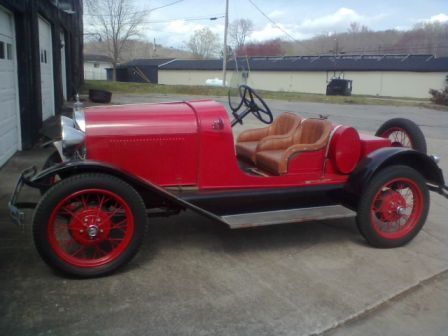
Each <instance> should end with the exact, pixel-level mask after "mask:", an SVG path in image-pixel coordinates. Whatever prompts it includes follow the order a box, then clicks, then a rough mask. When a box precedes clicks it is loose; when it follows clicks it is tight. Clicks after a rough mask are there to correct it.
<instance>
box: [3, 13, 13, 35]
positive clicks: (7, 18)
mask: <svg viewBox="0 0 448 336" xmlns="http://www.w3.org/2000/svg"><path fill="white" fill-rule="evenodd" d="M1 35H3V36H8V37H11V36H13V35H14V31H13V25H12V18H11V15H10V14H8V13H6V12H5V11H4V10H2V9H1V8H0V36H1Z"/></svg>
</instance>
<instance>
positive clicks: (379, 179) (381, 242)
mask: <svg viewBox="0 0 448 336" xmlns="http://www.w3.org/2000/svg"><path fill="white" fill-rule="evenodd" d="M428 209H429V194H428V188H427V186H426V183H425V180H424V179H423V177H422V176H421V175H420V174H419V173H418V172H417V171H415V170H414V169H412V168H410V167H407V166H392V167H388V168H385V169H384V170H382V171H380V172H379V173H377V174H376V175H375V176H374V178H373V179H372V181H371V182H370V184H369V185H368V186H367V188H366V190H365V192H364V194H363V195H362V196H361V200H360V204H359V208H358V215H357V224H358V228H359V230H360V231H361V233H362V234H363V236H364V237H365V238H366V239H367V241H368V242H369V243H371V244H372V245H374V246H377V247H397V246H402V245H404V244H406V243H407V242H409V241H410V240H411V239H412V238H414V237H415V235H417V233H418V232H419V231H420V229H421V228H422V227H423V225H424V223H425V220H426V216H427V214H428Z"/></svg>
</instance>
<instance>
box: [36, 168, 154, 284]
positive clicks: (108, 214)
mask: <svg viewBox="0 0 448 336" xmlns="http://www.w3.org/2000/svg"><path fill="white" fill-rule="evenodd" d="M145 223H146V210H145V205H144V203H143V201H142V199H141V197H140V195H139V194H138V193H137V192H136V191H135V190H134V189H133V188H132V187H131V186H130V185H129V184H127V183H125V182H124V181H122V180H120V179H118V178H115V177H112V176H109V175H105V174H80V175H75V176H72V177H68V178H66V179H63V180H61V181H60V182H58V183H57V184H55V185H54V186H53V187H52V188H50V189H49V190H48V191H47V192H46V193H45V194H44V196H43V198H42V199H41V201H40V202H39V204H38V206H37V207H36V211H35V214H34V218H33V233H34V242H35V244H36V248H37V250H38V252H39V254H40V255H41V256H42V258H43V260H44V261H45V262H46V263H47V264H48V265H50V266H51V267H53V268H55V269H57V270H59V271H63V272H65V273H68V274H71V275H75V276H80V277H94V276H101V275H105V274H107V273H110V272H112V271H114V270H116V269H117V268H118V267H120V266H122V265H124V264H125V263H127V262H128V261H129V260H131V259H132V257H133V256H134V255H135V254H136V253H137V251H138V249H139V247H140V245H141V243H142V239H143V235H144V225H145Z"/></svg>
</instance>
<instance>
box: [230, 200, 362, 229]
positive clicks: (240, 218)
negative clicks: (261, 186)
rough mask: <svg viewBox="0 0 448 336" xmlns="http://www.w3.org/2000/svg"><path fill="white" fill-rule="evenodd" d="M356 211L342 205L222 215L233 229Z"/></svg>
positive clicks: (352, 214) (322, 217)
mask: <svg viewBox="0 0 448 336" xmlns="http://www.w3.org/2000/svg"><path fill="white" fill-rule="evenodd" d="M355 215H356V213H355V212H354V211H352V210H350V209H348V208H346V207H344V206H342V205H327V206H321V207H311V208H300V209H288V210H276V211H264V212H251V213H245V214H237V215H226V216H222V217H221V219H222V221H224V222H225V223H226V224H227V225H229V226H230V228H231V229H242V228H248V227H254V226H264V225H274V224H286V223H299V222H308V221H314V220H323V219H335V218H346V217H353V216H355Z"/></svg>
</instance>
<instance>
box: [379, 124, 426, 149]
mask: <svg viewBox="0 0 448 336" xmlns="http://www.w3.org/2000/svg"><path fill="white" fill-rule="evenodd" d="M375 135H376V136H378V137H381V138H389V139H390V140H391V141H392V146H393V147H409V148H412V149H415V150H416V151H418V152H421V153H424V154H426V152H427V146H426V140H425V136H424V134H423V132H422V130H421V129H420V127H418V126H417V124H416V123H414V122H413V121H411V120H409V119H405V118H395V119H390V120H388V121H386V122H385V123H384V124H382V125H381V127H380V128H379V129H378V131H376V133H375Z"/></svg>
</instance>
